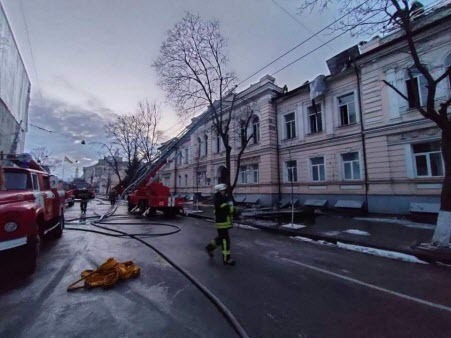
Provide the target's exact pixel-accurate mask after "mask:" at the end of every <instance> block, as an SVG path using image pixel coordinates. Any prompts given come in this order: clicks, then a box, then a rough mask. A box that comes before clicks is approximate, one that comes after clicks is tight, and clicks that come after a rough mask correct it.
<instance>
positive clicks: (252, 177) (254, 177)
mask: <svg viewBox="0 0 451 338" xmlns="http://www.w3.org/2000/svg"><path fill="white" fill-rule="evenodd" d="M259 181H260V168H259V165H258V163H253V164H243V165H241V166H240V169H239V180H238V182H239V183H240V184H257V183H259Z"/></svg>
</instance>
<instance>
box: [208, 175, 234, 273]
mask: <svg viewBox="0 0 451 338" xmlns="http://www.w3.org/2000/svg"><path fill="white" fill-rule="evenodd" d="M226 190H227V186H226V185H225V184H218V185H216V186H215V192H216V193H215V197H214V203H215V219H216V221H215V223H216V229H217V231H218V236H217V237H216V238H215V239H214V240H212V241H211V243H210V244H208V245H207V246H206V247H205V249H206V250H207V253H208V255H209V256H210V257H213V251H214V250H215V249H216V248H217V247H218V246H220V247H221V248H222V257H223V263H224V265H235V261H234V260H233V259H232V258H231V256H230V236H229V229H230V228H232V217H233V214H234V211H235V209H234V207H233V203H232V202H231V201H230V200H229V199H228V197H227V195H226Z"/></svg>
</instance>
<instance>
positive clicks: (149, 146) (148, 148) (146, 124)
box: [136, 100, 163, 163]
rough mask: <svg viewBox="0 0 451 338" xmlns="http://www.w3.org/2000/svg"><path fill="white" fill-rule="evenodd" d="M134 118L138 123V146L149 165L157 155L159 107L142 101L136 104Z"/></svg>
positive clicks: (160, 132) (159, 140) (159, 138)
mask: <svg viewBox="0 0 451 338" xmlns="http://www.w3.org/2000/svg"><path fill="white" fill-rule="evenodd" d="M136 118H137V119H138V121H139V131H138V135H137V136H138V146H139V150H140V153H141V154H142V156H143V158H144V161H146V162H147V163H151V162H152V161H153V160H154V159H155V156H156V155H157V149H158V145H159V144H160V142H161V138H162V134H163V133H162V131H160V130H158V127H159V124H160V121H161V112H160V105H159V104H157V102H153V103H152V104H150V103H149V101H147V100H144V101H141V102H139V103H138V109H137V114H136Z"/></svg>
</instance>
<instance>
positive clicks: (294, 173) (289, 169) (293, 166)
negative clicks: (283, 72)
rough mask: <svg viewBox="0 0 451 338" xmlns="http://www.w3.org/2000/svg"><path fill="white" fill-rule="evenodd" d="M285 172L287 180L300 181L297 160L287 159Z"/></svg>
mask: <svg viewBox="0 0 451 338" xmlns="http://www.w3.org/2000/svg"><path fill="white" fill-rule="evenodd" d="M285 173H286V177H287V182H297V181H298V170H297V161H296V160H294V161H286V162H285Z"/></svg>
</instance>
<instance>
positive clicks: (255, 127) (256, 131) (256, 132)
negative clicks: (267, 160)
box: [252, 115, 296, 144]
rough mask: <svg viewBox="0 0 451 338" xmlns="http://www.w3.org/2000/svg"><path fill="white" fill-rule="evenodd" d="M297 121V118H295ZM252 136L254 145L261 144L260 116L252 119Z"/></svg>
mask: <svg viewBox="0 0 451 338" xmlns="http://www.w3.org/2000/svg"><path fill="white" fill-rule="evenodd" d="M295 120H296V118H295ZM255 121H257V122H255ZM252 134H253V141H254V142H253V143H254V144H259V143H260V117H259V116H258V115H255V116H254V117H253V118H252Z"/></svg>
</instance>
